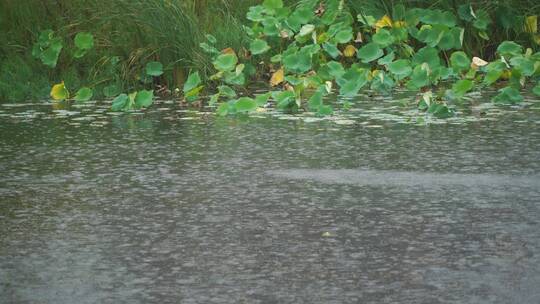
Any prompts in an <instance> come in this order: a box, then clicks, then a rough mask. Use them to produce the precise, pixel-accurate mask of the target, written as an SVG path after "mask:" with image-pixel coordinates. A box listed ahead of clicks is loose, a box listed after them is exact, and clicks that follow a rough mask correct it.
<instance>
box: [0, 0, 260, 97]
mask: <svg viewBox="0 0 540 304" xmlns="http://www.w3.org/2000/svg"><path fill="white" fill-rule="evenodd" d="M257 2H258V1H256V0H112V1H111V0H69V1H55V0H25V1H19V0H4V1H0V28H1V29H2V30H1V31H0V41H2V42H3V43H2V44H0V66H2V70H1V71H0V98H1V99H4V100H6V99H7V100H10V101H13V100H20V99H25V98H43V97H46V94H45V95H44V92H46V91H47V90H45V89H40V90H36V89H35V88H34V87H31V86H28V84H29V83H33V82H34V80H36V78H35V77H36V75H39V77H38V78H45V79H49V81H48V82H44V81H42V79H40V81H37V83H35V85H37V86H39V85H43V86H45V87H50V85H51V84H52V83H54V82H58V81H61V80H65V81H66V84H68V85H70V84H74V83H77V84H79V83H82V84H84V85H92V86H96V87H98V88H99V87H100V86H105V85H106V84H110V83H117V84H120V85H122V87H123V89H129V88H130V87H131V86H136V85H137V84H138V82H139V76H140V75H141V71H142V68H143V66H144V64H145V63H146V62H148V61H152V60H158V61H160V62H162V63H164V64H165V67H166V73H165V75H164V77H163V81H164V82H165V83H164V84H166V85H168V86H169V87H170V88H173V87H178V86H180V85H181V84H182V82H183V81H184V78H185V76H184V75H186V73H187V72H188V71H189V70H190V69H193V68H196V69H199V70H201V71H209V66H210V63H209V58H208V57H207V56H205V55H204V54H202V53H201V52H200V50H199V47H198V45H199V43H200V42H201V41H203V40H204V34H205V33H212V34H213V35H214V36H216V37H217V38H218V39H219V41H220V47H223V48H225V47H233V48H236V49H239V48H241V47H242V46H244V45H245V44H246V36H245V34H244V33H243V30H242V23H244V22H245V21H244V16H245V13H246V12H247V10H248V8H249V7H250V6H251V5H254V4H256V3H257ZM45 29H52V30H54V31H55V32H56V35H57V36H59V37H62V38H63V39H64V44H65V45H66V46H68V45H69V44H70V43H71V44H72V40H73V37H74V36H75V35H76V34H77V33H78V32H81V31H85V32H90V33H92V34H93V35H94V36H95V38H96V48H95V51H93V52H91V53H90V54H88V55H87V56H85V58H83V59H82V60H76V61H75V60H73V59H71V56H70V54H69V50H68V48H67V47H66V48H65V49H64V51H62V55H61V57H60V59H59V62H58V66H57V67H56V68H55V69H50V68H48V67H46V66H43V65H40V64H39V62H37V60H36V59H34V58H32V57H31V56H30V55H29V54H30V50H31V47H32V45H33V43H34V42H35V41H36V39H37V37H38V35H39V32H40V31H42V30H45ZM115 57H117V58H119V59H120V60H119V63H118V64H117V66H114V67H113V66H112V63H111V62H113V61H114V60H115V59H114V58H115ZM10 62H11V63H10ZM14 62H16V63H17V64H12V63H14ZM21 65H22V66H24V67H23V68H20V67H21ZM13 75H17V77H13ZM15 82H17V83H15ZM21 83H24V84H25V85H21ZM72 86H74V85H72ZM25 88H27V89H25ZM97 91H98V92H99V91H100V90H97Z"/></svg>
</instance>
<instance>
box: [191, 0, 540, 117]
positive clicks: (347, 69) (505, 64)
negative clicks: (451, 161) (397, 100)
mask: <svg viewBox="0 0 540 304" xmlns="http://www.w3.org/2000/svg"><path fill="white" fill-rule="evenodd" d="M458 11H459V14H458V16H456V15H455V14H454V13H453V12H451V11H443V10H439V9H424V8H405V7H404V6H396V7H394V14H393V15H392V16H389V15H384V16H382V17H380V18H378V19H377V18H376V17H374V16H372V15H369V14H368V13H367V12H363V11H358V14H357V15H353V14H352V13H351V10H349V9H348V8H347V5H346V4H345V1H339V0H326V1H318V0H304V1H301V2H300V3H299V4H298V5H297V6H295V7H293V8H291V7H287V6H285V5H284V3H283V2H282V1H281V0H265V1H263V2H262V4H260V5H256V6H252V7H250V9H249V11H248V13H247V19H248V20H250V21H251V26H249V27H245V30H246V33H247V35H248V36H249V37H250V40H251V41H250V43H249V52H247V54H246V52H245V51H244V52H242V50H234V49H232V48H226V49H223V50H221V51H219V50H218V49H217V48H216V47H215V46H214V45H215V44H216V43H217V41H216V39H215V38H214V37H212V36H207V41H206V42H203V43H201V45H200V46H201V48H202V49H203V50H204V51H205V52H207V53H208V54H210V55H211V56H212V59H213V66H214V68H215V71H216V73H215V74H214V75H213V76H211V77H210V78H209V79H210V81H212V82H217V83H218V84H222V85H231V86H237V87H240V86H244V85H245V83H246V80H247V79H249V78H250V76H252V75H253V74H254V72H253V68H254V67H253V66H252V64H251V62H253V61H255V62H258V63H259V64H258V65H257V69H264V70H266V71H268V72H270V74H271V76H270V79H269V85H270V86H271V87H273V88H274V91H273V92H271V94H270V95H269V96H271V97H272V100H273V102H274V104H275V105H276V107H277V108H278V109H282V110H285V111H293V112H294V111H298V110H299V109H306V110H310V111H313V112H316V113H317V114H318V115H328V114H331V113H332V108H331V106H330V105H327V104H324V102H323V100H324V96H326V95H328V94H330V93H332V92H333V87H334V85H337V91H338V92H339V94H340V95H342V96H343V97H353V96H355V95H357V94H358V93H359V92H360V91H361V90H362V89H365V88H369V89H370V90H372V91H375V92H377V93H382V94H385V93H389V92H391V90H392V89H394V88H396V87H405V88H407V89H408V90H413V91H414V90H417V91H422V92H426V93H424V94H423V95H422V98H421V99H420V100H419V109H420V110H424V111H426V112H427V113H429V114H431V115H433V116H435V117H438V118H448V117H451V116H452V115H453V114H454V112H455V111H454V110H453V109H452V104H453V102H455V101H460V100H461V99H462V98H464V96H465V95H466V94H467V93H468V92H470V91H472V90H473V89H474V88H475V87H482V86H488V85H493V84H494V83H496V82H497V81H498V80H499V79H505V80H507V85H506V86H505V87H504V88H503V89H501V90H500V92H499V95H497V96H496V97H494V98H493V102H496V103H515V102H519V101H520V100H522V97H521V95H520V93H519V90H520V89H521V88H523V87H524V86H525V85H526V83H527V81H528V79H530V78H531V77H538V75H539V72H540V58H539V57H540V53H534V54H533V50H532V49H531V48H527V49H525V48H524V47H522V46H521V45H519V44H518V43H516V42H514V41H504V42H503V43H501V44H500V45H499V46H498V48H497V50H496V55H497V59H495V60H493V61H491V62H487V61H485V60H483V59H481V58H479V57H473V58H471V57H470V56H469V55H468V54H467V53H466V52H464V51H463V41H464V39H465V28H464V27H462V26H460V25H461V24H466V25H469V24H470V26H472V27H474V28H476V29H478V30H482V31H486V30H487V29H488V26H489V24H490V23H491V21H490V19H489V17H488V15H487V13H486V12H485V11H482V10H479V11H475V10H474V9H473V7H472V6H471V5H462V6H460V7H459V9H458ZM531 32H533V31H532V30H531ZM239 52H240V53H239ZM238 54H240V55H238ZM446 82H450V83H451V84H452V85H451V86H450V87H449V88H448V89H447V90H446V92H445V94H443V95H442V96H439V95H436V94H433V93H432V90H433V88H435V87H437V86H441V85H444V83H446ZM536 91H538V89H535V92H536ZM192 97H193V94H190V99H191V100H193V98H192ZM222 97H223V98H222ZM235 98H236V99H235ZM257 98H258V96H255V98H250V97H245V96H243V97H240V98H237V94H222V92H218V93H216V94H215V95H213V96H212V98H211V102H210V103H211V104H214V103H217V102H218V101H220V99H223V103H222V104H221V105H220V106H219V108H218V113H219V114H222V115H225V114H235V113H239V112H253V111H256V110H257V108H258V106H260V105H263V104H264V103H266V101H265V102H264V103H258V102H256V100H257ZM259 104H260V105H259Z"/></svg>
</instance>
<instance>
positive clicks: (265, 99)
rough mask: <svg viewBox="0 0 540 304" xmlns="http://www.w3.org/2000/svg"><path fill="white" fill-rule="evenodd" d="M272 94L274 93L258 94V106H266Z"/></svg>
mask: <svg viewBox="0 0 540 304" xmlns="http://www.w3.org/2000/svg"><path fill="white" fill-rule="evenodd" d="M270 96H272V93H266V94H260V95H256V96H255V102H256V103H257V106H259V107H262V106H264V105H265V104H266V103H267V102H268V99H270Z"/></svg>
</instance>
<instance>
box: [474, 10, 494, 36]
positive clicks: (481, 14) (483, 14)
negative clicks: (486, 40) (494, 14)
mask: <svg viewBox="0 0 540 304" xmlns="http://www.w3.org/2000/svg"><path fill="white" fill-rule="evenodd" d="M476 16H477V17H476V19H475V20H474V22H473V26H474V27H475V28H477V29H479V30H481V31H487V29H488V26H489V24H490V23H491V18H490V17H489V14H488V12H487V11H485V10H478V12H476Z"/></svg>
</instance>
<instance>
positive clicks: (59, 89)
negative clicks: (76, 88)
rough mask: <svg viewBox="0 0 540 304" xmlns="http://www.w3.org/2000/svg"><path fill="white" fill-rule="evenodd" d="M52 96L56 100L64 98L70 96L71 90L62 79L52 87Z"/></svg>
mask: <svg viewBox="0 0 540 304" xmlns="http://www.w3.org/2000/svg"><path fill="white" fill-rule="evenodd" d="M51 97H52V98H53V99H54V100H64V99H68V98H69V92H68V90H67V89H66V86H65V85H64V82H63V81H62V82H61V83H59V84H55V85H54V86H53V87H52V89H51Z"/></svg>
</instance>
